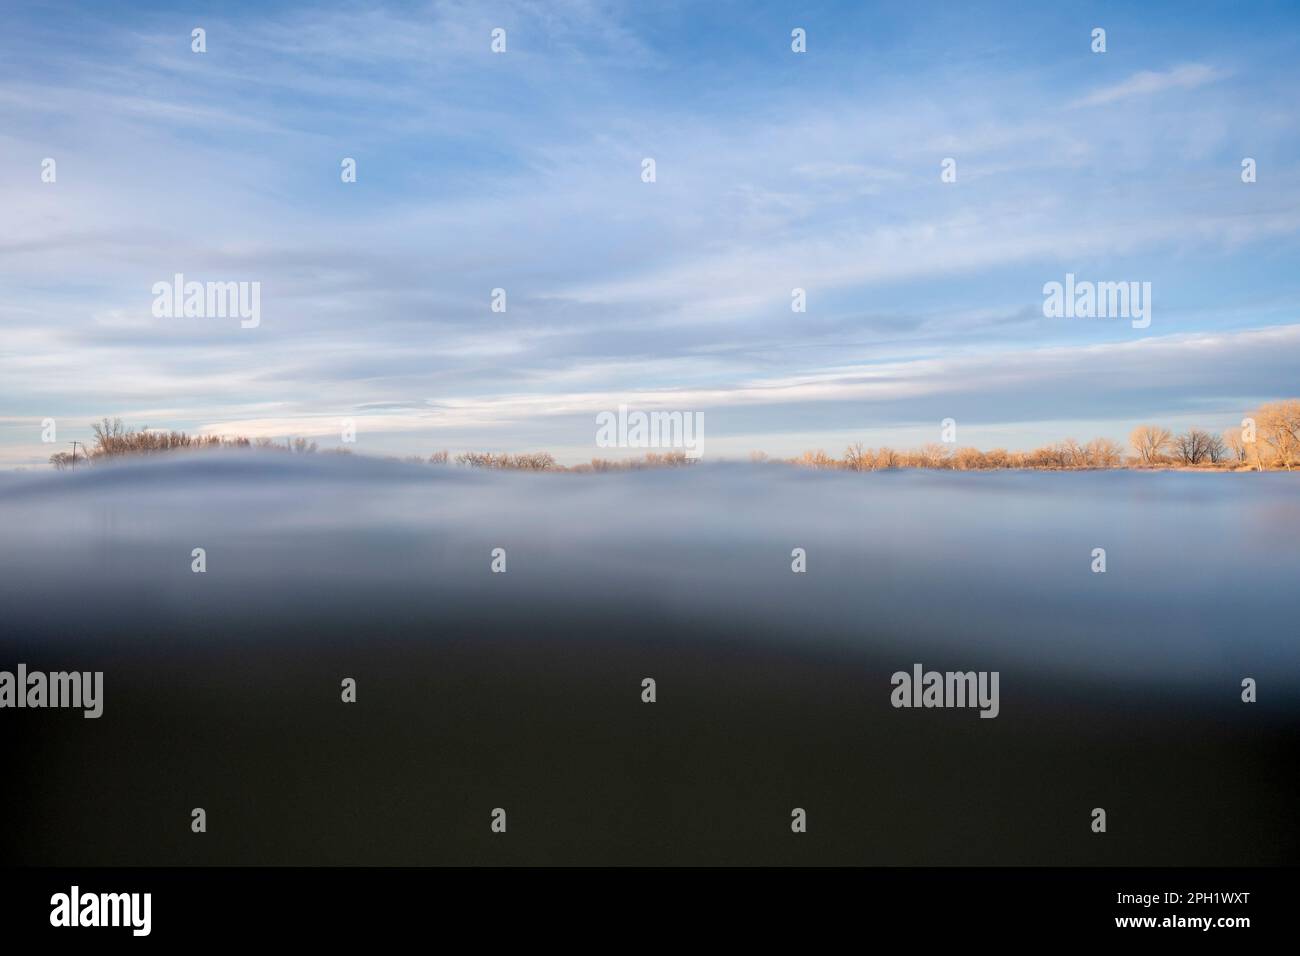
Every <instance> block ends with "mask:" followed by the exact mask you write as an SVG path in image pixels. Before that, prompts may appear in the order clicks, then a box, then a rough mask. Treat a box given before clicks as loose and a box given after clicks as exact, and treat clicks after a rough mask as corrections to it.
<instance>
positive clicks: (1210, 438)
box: [1205, 434, 1228, 465]
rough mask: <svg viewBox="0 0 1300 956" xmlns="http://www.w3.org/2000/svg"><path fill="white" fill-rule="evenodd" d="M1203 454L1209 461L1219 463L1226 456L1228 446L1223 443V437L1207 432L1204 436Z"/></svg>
mask: <svg viewBox="0 0 1300 956" xmlns="http://www.w3.org/2000/svg"><path fill="white" fill-rule="evenodd" d="M1205 443H1206V444H1205V455H1206V457H1207V458H1209V460H1210V462H1211V463H1212V464H1215V465H1221V464H1223V462H1224V461H1226V460H1227V458H1228V446H1227V445H1226V444H1224V441H1223V438H1222V437H1220V436H1219V435H1213V434H1207V435H1206V436H1205Z"/></svg>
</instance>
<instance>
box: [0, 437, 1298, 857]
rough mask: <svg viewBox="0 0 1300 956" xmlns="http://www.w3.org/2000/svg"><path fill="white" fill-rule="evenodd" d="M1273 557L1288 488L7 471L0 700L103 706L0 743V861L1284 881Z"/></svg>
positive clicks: (228, 468)
mask: <svg viewBox="0 0 1300 956" xmlns="http://www.w3.org/2000/svg"><path fill="white" fill-rule="evenodd" d="M1298 531H1300V475H1288V474H1265V475H1198V474H1128V473H1096V474H1088V473H1080V474H991V475H986V474H955V475H954V474H931V473H921V472H899V473H879V474H868V475H855V474H838V473H814V472H806V471H794V470H787V469H784V468H780V467H742V466H735V467H703V466H699V467H696V468H692V469H686V470H681V471H657V472H642V473H629V474H605V475H591V476H580V475H520V474H489V473H482V472H468V471H463V470H459V469H454V468H453V469H437V468H428V467H424V468H422V467H416V466H403V465H397V464H391V463H385V462H368V461H364V460H357V459H351V460H349V459H338V458H333V457H327V456H320V457H312V456H304V457H289V456H284V457H280V456H261V457H257V456H254V457H251V458H250V457H239V456H221V455H212V456H206V457H200V458H194V459H185V458H172V459H167V460H158V461H153V462H143V463H136V464H131V465H127V466H122V467H117V468H103V469H97V470H94V471H86V472H82V473H75V474H64V475H49V476H40V477H34V478H33V477H26V478H24V477H21V476H5V477H4V479H3V480H2V481H0V535H2V537H0V670H11V671H12V670H14V668H15V666H16V664H17V663H18V662H23V663H25V664H27V666H28V668H29V669H32V670H44V671H56V670H102V671H103V672H104V714H103V716H102V717H101V718H100V719H98V720H86V719H83V718H82V716H81V714H80V712H78V711H66V710H13V709H3V710H0V760H2V761H3V766H4V767H5V771H6V772H5V775H4V776H5V786H4V789H3V797H0V803H2V804H3V806H2V809H3V814H4V816H3V821H4V826H3V835H2V836H0V841H3V846H2V848H0V860H2V861H3V862H17V863H24V864H26V863H40V864H66V865H90V864H184V863H203V864H209V863H275V864H319V863H329V864H343V863H362V864H443V863H447V864H480V863H481V864H494V863H560V864H568V863H601V864H603V863H651V864H660V863H663V864H669V863H680V864H696V863H711V864H726V863H742V864H751V863H802V864H809V863H836V864H847V863H853V864H921V863H953V864H1094V863H1095V864H1102V863H1118V864H1129V863H1132V864H1205V865H1226V864H1258V863H1282V862H1291V863H1294V862H1298V861H1300V827H1297V825H1296V816H1295V815H1296V811H1297V785H1298V784H1300V771H1298V770H1297V756H1300V633H1298V630H1297V622H1298V621H1300V589H1298V587H1297V582H1300V534H1298V533H1297V532H1298ZM498 547H499V548H504V549H506V554H507V568H508V570H507V573H505V574H493V573H491V571H490V563H491V552H492V549H493V548H498ZM795 547H802V548H804V549H805V550H806V551H807V555H808V571H807V573H806V574H794V573H792V572H791V567H790V566H791V556H790V553H791V549H792V548H795ZM1098 547H1101V548H1105V549H1106V558H1107V571H1106V573H1105V574H1094V573H1092V571H1091V569H1090V565H1091V564H1092V554H1091V553H1092V550H1093V549H1094V548H1098ZM194 548H204V549H206V553H207V572H206V573H205V574H195V573H193V572H192V571H191V561H192V558H191V551H192V550H193V549H194ZM918 662H919V663H922V664H923V665H924V666H925V667H926V668H927V669H930V668H933V669H937V670H941V671H943V670H996V671H998V672H999V673H1000V714H999V716H998V717H997V718H996V719H980V718H979V717H978V715H977V712H976V711H975V710H970V709H966V710H963V709H930V710H927V709H895V708H893V707H891V705H890V691H891V689H892V688H891V684H890V676H891V674H893V672H895V671H898V670H910V669H911V667H912V665H913V664H914V663H918ZM345 677H351V678H354V679H355V680H356V681H357V686H358V701H357V703H355V704H345V703H342V702H341V701H340V681H341V680H342V679H343V678H345ZM644 677H653V678H654V679H655V680H656V682H657V694H658V700H657V702H655V703H653V704H646V703H642V701H641V681H642V678H644ZM1244 677H1253V678H1254V679H1255V680H1256V681H1257V682H1258V694H1259V700H1258V702H1257V703H1253V704H1246V703H1243V702H1242V701H1241V697H1240V695H1241V681H1242V679H1243V678H1244ZM194 807H203V808H204V809H205V810H206V811H207V815H208V832H207V833H204V834H194V833H192V832H191V830H190V811H191V809H192V808H194ZM496 807H502V808H505V810H506V811H507V819H508V831H507V833H505V834H493V833H492V832H491V831H490V828H489V824H490V814H491V811H492V810H493V808H496ZM794 807H802V808H804V809H805V810H806V811H807V814H808V832H807V833H805V834H800V835H796V834H793V833H791V832H790V813H791V809H792V808H794ZM1094 807H1103V808H1105V809H1106V810H1107V814H1108V832H1106V833H1105V834H1094V833H1092V832H1091V830H1090V826H1089V824H1090V822H1091V816H1090V813H1091V810H1092V808H1094Z"/></svg>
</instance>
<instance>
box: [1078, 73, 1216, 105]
mask: <svg viewBox="0 0 1300 956" xmlns="http://www.w3.org/2000/svg"><path fill="white" fill-rule="evenodd" d="M1227 75H1228V73H1227V72H1226V71H1224V70H1220V69H1218V68H1216V67H1213V66H1210V65H1208V64H1205V63H1186V64H1183V65H1182V66H1176V67H1173V68H1172V69H1169V70H1165V71H1163V72H1160V71H1156V70H1142V71H1141V72H1139V73H1134V74H1133V75H1132V76H1130V77H1129V78H1128V79H1126V80H1123V81H1122V82H1119V83H1115V84H1113V85H1111V86H1104V87H1102V88H1101V89H1098V90H1094V91H1093V92H1091V93H1089V94H1088V95H1087V96H1084V97H1081V98H1079V99H1077V100H1075V101H1073V102H1072V103H1071V104H1070V106H1071V107H1084V106H1105V105H1107V104H1109V103H1118V102H1119V101H1120V100H1127V99H1131V98H1133V97H1137V96H1152V95H1154V94H1156V93H1164V92H1166V91H1167V90H1193V89H1196V88H1197V87H1200V86H1205V85H1206V84H1207V83H1214V82H1217V81H1218V80H1221V79H1223V78H1224V77H1226V76H1227Z"/></svg>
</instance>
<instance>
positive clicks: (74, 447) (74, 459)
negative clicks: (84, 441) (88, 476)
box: [71, 441, 84, 465]
mask: <svg viewBox="0 0 1300 956" xmlns="http://www.w3.org/2000/svg"><path fill="white" fill-rule="evenodd" d="M80 444H81V442H79V441H74V442H71V445H72V463H73V464H74V465H75V464H76V463H77V446H78V445H80ZM83 447H84V446H83Z"/></svg>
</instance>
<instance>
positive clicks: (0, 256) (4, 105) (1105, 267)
mask: <svg viewBox="0 0 1300 956" xmlns="http://www.w3.org/2000/svg"><path fill="white" fill-rule="evenodd" d="M357 6H358V5H348V6H344V5H337V6H332V5H329V4H324V5H321V4H313V5H311V6H310V7H309V6H306V5H302V6H289V5H277V4H274V3H222V4H198V5H185V4H175V3H167V4H161V3H160V4H149V3H131V4H125V3H122V4H111V3H80V4H58V3H55V4H48V5H40V6H37V5H30V6H29V7H27V8H19V9H16V10H14V11H13V12H12V13H10V14H9V18H8V21H7V23H6V29H5V31H4V33H3V35H0V75H3V83H2V84H0V209H2V210H3V216H4V222H5V230H4V235H3V238H0V330H2V332H3V337H2V338H0V465H3V466H7V467H13V466H21V465H35V464H39V463H42V462H44V461H45V460H46V458H47V457H48V455H49V454H50V453H51V451H53V450H56V449H54V448H52V447H51V446H49V445H46V444H42V442H41V422H42V420H43V419H45V418H54V419H55V420H56V422H57V423H58V438H59V441H60V444H59V446H58V449H62V448H63V447H65V446H64V445H63V442H64V441H66V440H72V439H74V438H84V437H86V435H87V433H88V427H87V426H88V424H89V422H91V421H92V420H95V419H97V418H99V417H101V416H103V415H110V416H121V417H123V418H124V419H126V420H127V421H128V422H130V423H133V424H136V425H149V426H154V427H176V428H184V429H186V430H190V431H205V432H224V433H240V434H248V435H266V436H271V437H277V438H284V437H288V436H310V437H313V438H315V439H316V440H317V441H319V442H320V443H321V444H322V445H333V444H336V443H337V441H338V438H339V435H340V430H341V429H340V423H341V421H342V420H344V419H351V420H353V421H355V423H356V428H357V433H358V440H357V444H356V446H355V448H356V450H357V451H359V452H362V453H373V454H426V455H427V454H428V453H429V452H431V451H434V450H436V449H442V448H448V449H452V450H453V451H454V450H462V449H466V448H479V449H510V450H532V449H548V450H551V451H552V452H554V453H556V454H557V456H558V457H560V458H561V459H562V460H566V461H580V460H585V459H587V458H590V457H592V456H593V455H597V454H600V455H602V456H607V455H609V454H610V452H609V451H608V450H605V449H598V448H596V446H595V424H594V419H595V415H596V414H597V413H598V412H600V411H604V410H612V409H616V408H617V407H618V406H619V405H620V404H627V405H630V406H632V407H633V408H644V409H655V408H662V409H668V410H683V411H701V412H703V413H704V417H705V451H706V457H744V456H745V455H746V454H747V452H748V451H749V450H751V449H764V450H766V451H768V452H770V453H773V454H779V455H786V454H796V453H798V452H799V451H802V450H804V449H807V448H817V447H823V448H826V449H827V450H829V451H832V452H838V451H839V450H841V449H842V447H843V446H844V444H846V443H847V442H849V441H854V440H861V441H864V442H865V443H867V444H869V445H878V444H885V443H887V444H892V445H895V446H914V445H919V444H922V443H924V442H928V441H934V440H937V438H938V429H939V422H940V420H941V419H943V418H947V417H951V418H954V419H956V421H957V423H958V437H959V442H960V443H961V444H973V445H977V446H981V447H991V446H995V445H1002V446H1006V447H1029V446H1033V445H1035V444H1039V443H1043V442H1047V441H1052V440H1056V439H1060V438H1064V437H1074V438H1078V439H1080V440H1087V439H1088V438H1091V437H1094V436H1096V435H1108V436H1111V437H1114V438H1117V439H1123V438H1124V437H1125V436H1126V435H1127V433H1128V431H1129V430H1130V429H1131V427H1132V426H1133V425H1134V424H1136V423H1138V422H1143V421H1158V422H1162V423H1165V424H1168V425H1170V426H1173V427H1185V426H1187V425H1190V424H1201V425H1205V426H1207V427H1211V428H1215V429H1220V428H1225V427H1227V426H1229V425H1231V424H1233V423H1234V422H1236V421H1238V420H1239V419H1240V417H1241V416H1242V414H1244V412H1245V411H1247V410H1248V409H1249V408H1251V407H1252V406H1254V405H1256V404H1258V403H1259V402H1261V401H1267V400H1271V399H1275V398H1280V397H1288V396H1295V395H1297V394H1300V375H1297V372H1300V321H1298V319H1297V316H1298V315H1300V311H1298V309H1297V307H1298V306H1300V270H1298V269H1297V268H1296V263H1297V262H1298V261H1300V256H1297V252H1300V191H1298V190H1297V187H1296V183H1297V181H1300V180H1298V178H1297V174H1298V173H1300V161H1298V160H1300V129H1298V125H1297V119H1298V116H1297V114H1298V111H1297V108H1296V103H1295V91H1296V89H1297V88H1298V87H1300V84H1298V83H1297V80H1298V79H1300V76H1298V75H1297V74H1298V73H1300V66H1298V64H1300V29H1297V28H1298V27H1300V10H1298V9H1297V8H1296V7H1295V5H1294V4H1253V5H1251V6H1249V7H1247V8H1242V7H1240V6H1233V5H1228V4H1224V5H1221V6H1209V5H1190V6H1189V5H1185V4H1143V5H1141V7H1140V9H1139V8H1135V7H1134V6H1133V5H1120V4H1116V5H1108V4H1050V5H1046V4H1018V5H1004V4H997V5H979V4H961V5H957V4H935V5H925V4H860V3H845V4H834V3H826V4H757V3H710V4H702V3H701V4H684V3H683V4H677V3H654V4H619V3H594V2H551V3H523V2H504V3H486V2H485V3H464V4H460V3H434V4H394V5H391V6H376V5H366V6H365V8H364V9H357ZM194 27H203V28H204V29H205V30H206V31H207V47H208V52H207V53H205V54H195V53H193V52H191V50H190V31H191V30H192V29H193V28H194ZM494 27H502V28H504V29H505V30H506V31H507V52H506V53H505V54H493V53H492V52H491V50H490V33H491V30H492V29H493V28H494ZM795 27H802V28H804V29H805V30H806V31H807V44H808V52H807V53H806V54H802V55H799V54H794V53H792V52H791V50H790V31H791V29H793V28H795ZM1094 27H1102V28H1104V29H1105V30H1106V31H1107V51H1106V52H1105V53H1104V54H1095V53H1092V52H1091V50H1090V33H1091V31H1092V29H1093V28H1094ZM46 157H50V158H53V159H55V161H56V162H57V181H56V182H54V183H43V182H42V181H41V162H42V160H43V159H44V158H46ZM343 157H353V158H355V159H356V160H357V164H358V181H357V182H356V183H350V184H344V183H342V182H341V181H340V176H339V164H340V161H341V160H342V158H343ZM645 157H653V158H654V159H655V162H656V167H657V169H656V171H657V180H656V182H654V183H644V182H642V181H641V177H640V172H641V162H642V159H643V158H645ZM946 157H952V158H954V159H955V160H956V162H957V181H956V182H955V183H943V182H941V181H940V175H939V174H940V163H941V161H942V160H943V159H944V158H946ZM1243 157H1252V158H1254V159H1255V160H1256V162H1257V164H1258V181H1257V182H1255V183H1252V184H1244V183H1242V182H1241V178H1240V164H1241V160H1242V158H1243ZM178 272H179V273H183V274H184V275H185V276H186V277H187V278H189V279H197V280H200V281H206V280H214V281H257V282H260V283H261V288H262V321H261V325H260V326H259V327H258V328H256V329H241V328H240V326H239V324H238V322H237V321H228V320H222V319H216V318H202V319H195V318H190V319H182V318H176V319H158V318H155V317H154V316H153V315H152V313H151V304H152V294H151V288H152V286H153V284H154V283H155V282H158V281H160V280H169V279H170V278H171V276H172V275H173V274H175V273H178ZM1067 272H1072V273H1074V274H1076V275H1077V276H1079V277H1080V278H1081V279H1091V280H1094V281H1131V280H1134V281H1146V282H1150V283H1151V284H1152V322H1151V325H1150V327H1149V328H1146V329H1134V328H1132V327H1131V325H1130V323H1129V322H1127V321H1124V320H1115V319H1048V318H1044V316H1043V314H1042V302H1043V294H1042V287H1043V284H1044V283H1046V282H1050V281H1061V280H1063V278H1064V276H1065V274H1066V273H1067ZM498 287H499V288H504V289H505V290H506V292H507V297H508V308H507V311H506V312H505V313H504V314H502V313H493V312H492V311H491V310H490V308H489V301H490V294H491V290H492V289H494V288H498ZM795 287H800V288H804V289H806V290H807V297H808V311H807V312H806V313H793V312H791V310H790V291H791V289H792V288H795Z"/></svg>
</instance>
